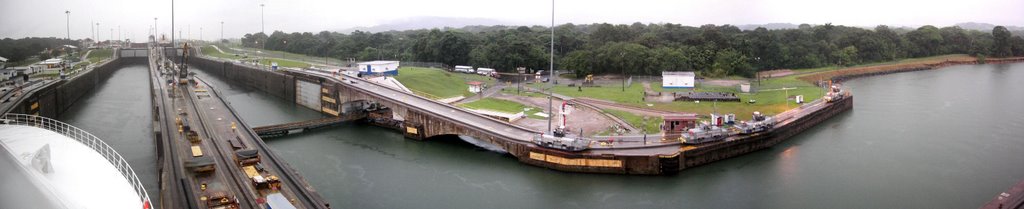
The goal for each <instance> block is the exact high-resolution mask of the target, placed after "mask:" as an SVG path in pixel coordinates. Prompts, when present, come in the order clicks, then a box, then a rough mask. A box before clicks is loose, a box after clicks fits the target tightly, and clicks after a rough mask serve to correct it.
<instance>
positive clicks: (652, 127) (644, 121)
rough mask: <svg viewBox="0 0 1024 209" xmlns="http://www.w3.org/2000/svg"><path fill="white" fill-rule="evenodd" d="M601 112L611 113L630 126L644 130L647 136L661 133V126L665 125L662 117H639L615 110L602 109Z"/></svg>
mask: <svg viewBox="0 0 1024 209" xmlns="http://www.w3.org/2000/svg"><path fill="white" fill-rule="evenodd" d="M601 111H604V112H607V113H611V114H612V115H614V116H615V117H618V118H619V119H622V120H623V121H626V122H627V123H629V125H632V126H633V127H636V128H640V129H642V130H643V131H644V133H646V134H656V133H659V132H661V124H662V123H663V120H662V119H661V117H648V116H639V115H636V114H633V113H629V112H626V111H621V110H613V109H602V110H601Z"/></svg>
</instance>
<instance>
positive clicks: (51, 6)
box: [0, 0, 1024, 40]
mask: <svg viewBox="0 0 1024 209" xmlns="http://www.w3.org/2000/svg"><path fill="white" fill-rule="evenodd" d="M0 2H2V4H0V37H11V38H22V37H28V36H43V37H64V36H66V35H65V34H66V32H65V14H64V11H65V10H71V15H70V18H71V25H72V26H71V36H72V38H74V39H78V38H85V37H90V36H91V35H90V34H91V32H90V30H91V28H90V23H91V22H99V23H100V25H99V27H100V29H101V30H100V35H101V40H104V39H107V38H109V37H110V34H111V31H110V29H114V33H115V35H114V36H115V37H116V33H117V27H118V26H120V27H121V31H122V32H125V33H132V34H133V35H132V37H134V39H136V40H139V39H142V38H144V37H145V36H146V35H147V34H148V33H149V32H148V31H149V28H150V27H151V25H153V18H154V17H156V18H158V23H157V26H158V31H159V32H160V33H162V34H166V33H167V32H168V31H169V30H170V24H171V20H170V19H171V18H170V17H171V10H170V4H171V1H170V0H159V1H155V0H104V1H99V0H0ZM261 3H263V4H266V7H265V9H266V13H265V18H266V31H267V32H268V33H269V32H271V31H274V30H283V31H286V32H295V31H300V32H307V31H308V32H318V31H322V30H341V29H345V28H351V27H357V26H366V27H369V26H375V25H379V24H385V23H389V22H394V21H396V20H403V19H409V18H415V17H423V16H437V17H467V18H485V19H493V20H498V21H502V22H508V23H513V24H522V25H548V24H550V14H551V10H550V9H551V1H549V0H544V1H541V0H503V1H493V0H431V1H423V0H359V1H344V0H341V1H329V0H177V1H175V4H176V6H175V12H176V14H175V17H176V20H175V26H176V27H177V28H181V29H182V30H184V34H186V35H185V36H186V37H188V36H190V35H188V33H189V32H191V38H195V39H198V38H199V34H200V31H199V30H200V27H202V28H203V38H204V39H207V40H214V39H217V38H219V37H220V22H221V21H224V32H225V36H226V37H229V38H230V37H239V36H241V35H243V34H245V33H252V32H258V31H259V30H260V6H259V5H260V4H261ZM555 8H556V14H555V22H556V24H561V23H567V22H572V23H577V24H582V23H595V22H609V23H633V22H643V23H664V22H671V23H680V24H684V25H702V24H709V23H710V24H763V23H796V24H798V23H811V24H823V23H828V22H831V23H833V24H839V25H851V26H874V25H879V24H886V25H908V26H919V25H927V24H930V25H937V26H946V25H952V24H956V23H961V22H972V21H973V22H983V23H992V24H997V25H1018V26H1020V25H1024V0H972V1H963V0H844V1H827V0H628V1H621V0H620V1H587V0H560V1H556V2H555ZM92 26H95V25H94V24H92ZM190 26H191V27H190Z"/></svg>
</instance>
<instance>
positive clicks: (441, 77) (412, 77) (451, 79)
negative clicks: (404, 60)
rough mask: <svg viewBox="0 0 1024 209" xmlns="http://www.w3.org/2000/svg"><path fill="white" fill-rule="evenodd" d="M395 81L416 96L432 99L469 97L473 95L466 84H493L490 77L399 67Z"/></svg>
mask: <svg viewBox="0 0 1024 209" xmlns="http://www.w3.org/2000/svg"><path fill="white" fill-rule="evenodd" d="M395 79H398V81H399V82H402V85H405V87H407V88H409V89H410V90H412V91H413V92H415V93H416V94H417V95H420V96H424V97H428V98H432V99H443V98H451V97H457V96H465V97H470V96H473V95H474V94H473V93H471V92H469V85H468V84H466V82H469V81H480V82H484V83H487V84H488V85H493V84H494V82H495V81H494V79H493V78H490V77H485V76H480V75H475V74H463V73H451V72H448V71H444V70H440V69H436V68H421V67H401V68H399V69H398V76H396V77H395Z"/></svg>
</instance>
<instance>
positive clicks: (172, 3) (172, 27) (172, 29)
mask: <svg viewBox="0 0 1024 209" xmlns="http://www.w3.org/2000/svg"><path fill="white" fill-rule="evenodd" d="M175 46H176V45H175V44H174V0H171V48H174V47H175Z"/></svg>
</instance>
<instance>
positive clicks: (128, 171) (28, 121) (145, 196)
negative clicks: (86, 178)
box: [0, 113, 151, 208]
mask: <svg viewBox="0 0 1024 209" xmlns="http://www.w3.org/2000/svg"><path fill="white" fill-rule="evenodd" d="M0 120H2V121H0V124H7V125H22V126H33V127H37V128H42V129H46V130H49V131H53V132H56V133H59V134H61V135H64V136H67V137H68V138H72V139H74V140H76V141H78V142H80V143H82V144H84V145H85V146H88V147H89V148H92V149H93V150H94V151H96V152H97V153H99V154H100V155H102V156H103V158H106V159H107V161H108V162H110V164H111V165H113V166H114V167H115V168H117V171H118V172H120V173H121V176H123V177H124V178H125V179H126V180H128V182H130V184H131V186H132V189H135V194H136V195H138V196H139V198H140V201H142V203H143V207H144V208H150V207H151V206H150V204H151V202H150V199H149V193H146V188H145V187H143V186H142V181H140V180H139V176H138V175H136V174H135V170H133V169H132V167H131V166H130V165H128V161H126V160H124V157H121V154H119V153H117V151H115V150H114V148H112V147H110V145H107V143H106V142H103V140H101V139H100V138H99V137H96V136H95V135H92V134H91V133H89V132H85V131H84V130H82V129H79V128H78V127H75V126H72V125H70V124H67V123H64V122H61V121H58V120H54V119H50V118H46V117H40V116H37V115H26V114H15V113H7V114H4V115H3V116H2V117H0Z"/></svg>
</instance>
